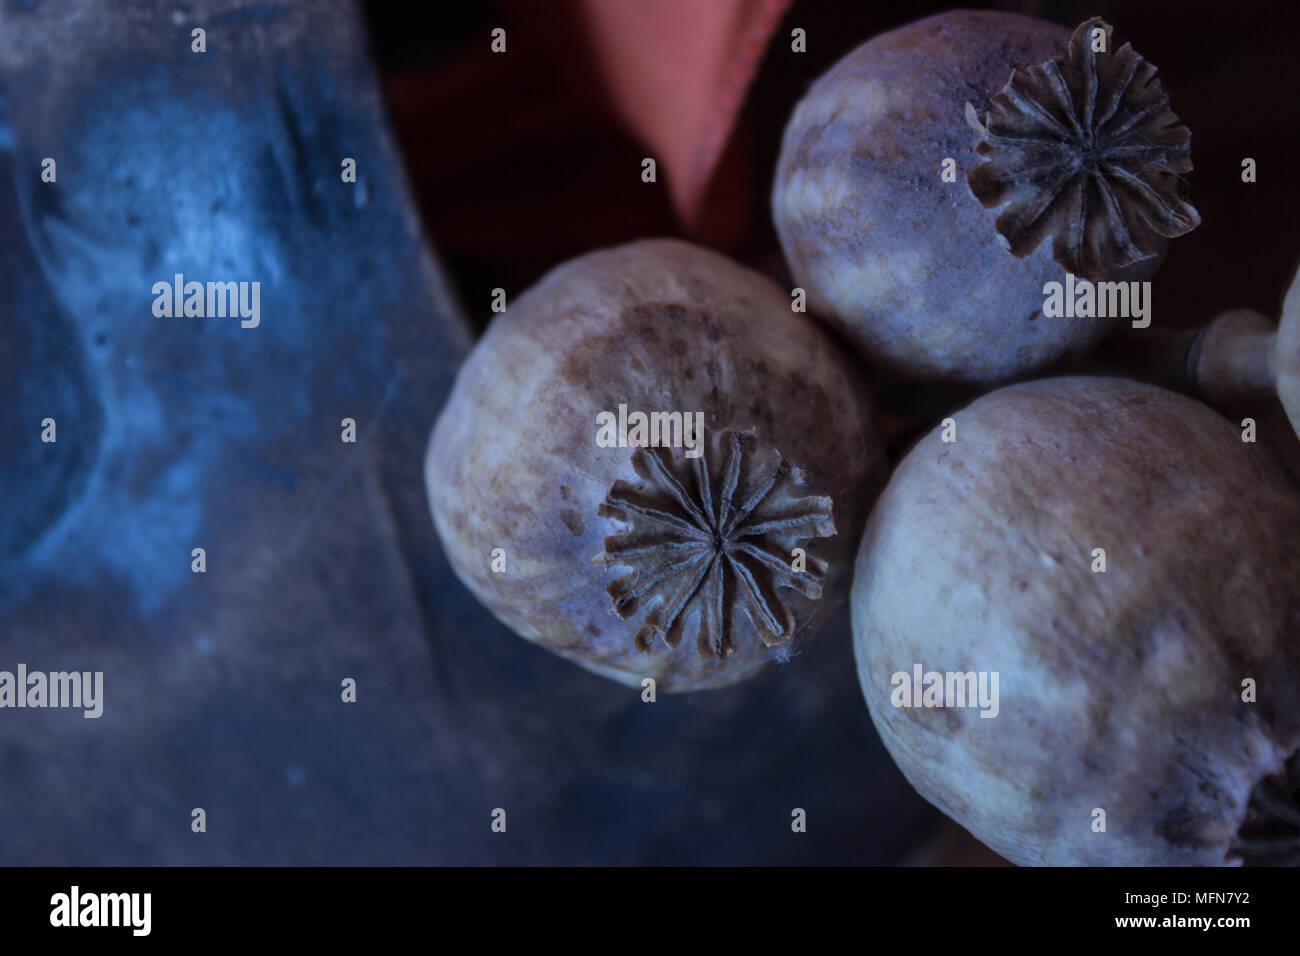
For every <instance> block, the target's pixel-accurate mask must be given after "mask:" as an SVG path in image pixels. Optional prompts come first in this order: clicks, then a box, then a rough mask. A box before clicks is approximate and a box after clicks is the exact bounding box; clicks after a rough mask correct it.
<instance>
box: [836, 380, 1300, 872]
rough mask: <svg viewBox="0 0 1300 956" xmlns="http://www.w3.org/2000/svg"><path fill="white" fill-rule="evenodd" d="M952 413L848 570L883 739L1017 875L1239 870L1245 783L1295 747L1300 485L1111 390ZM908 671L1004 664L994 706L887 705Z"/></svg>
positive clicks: (902, 474)
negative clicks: (1076, 867) (988, 710)
mask: <svg viewBox="0 0 1300 956" xmlns="http://www.w3.org/2000/svg"><path fill="white" fill-rule="evenodd" d="M953 417H954V419H955V421H956V429H957V440H956V442H952V443H946V444H945V443H943V442H942V441H941V436H940V433H939V431H938V430H936V431H934V432H932V433H930V434H929V435H927V436H926V437H924V438H922V439H921V440H920V442H919V443H918V444H917V445H916V446H915V448H914V449H913V450H912V451H911V453H910V454H909V455H908V456H907V458H906V459H905V460H904V461H903V463H902V464H901V465H900V466H899V468H898V470H897V471H896V472H895V474H894V476H893V478H892V479H891V481H890V484H889V486H888V487H887V489H886V490H885V492H884V493H883V494H882V495H881V497H880V500H879V502H878V504H877V506H876V509H875V510H874V512H873V513H872V516H871V519H870V521H869V522H868V525H867V529H866V531H865V534H864V537H863V542H862V546H861V550H860V552H859V556H858V562H857V567H856V573H855V579H854V587H853V597H852V611H853V627H854V642H855V650H856V654H857V659H858V670H859V678H860V680H861V682H862V686H863V691H864V693H865V695H866V699H867V703H868V706H869V708H870V711H871V716H872V719H873V721H874V722H875V725H876V728H877V730H878V731H879V732H880V734H881V737H882V739H883V740H884V742H885V745H886V746H887V747H888V748H889V750H890V752H891V753H892V754H893V756H894V759H895V760H896V761H897V762H898V764H899V766H900V768H901V769H902V770H903V772H904V774H905V775H906V776H907V777H908V779H909V780H910V781H911V782H912V783H913V785H914V786H915V787H916V788H917V790H919V791H920V793H921V794H922V795H923V796H925V797H926V798H927V799H929V800H930V801H931V802H933V803H934V804H935V805H936V806H938V807H939V808H940V809H941V810H943V811H944V812H945V813H947V814H948V815H949V816H951V817H952V818H953V819H954V820H956V821H957V822H959V823H961V824H962V825H963V826H965V827H966V828H967V829H969V830H970V831H971V832H972V833H973V834H975V835H976V836H977V837H979V838H980V839H981V840H982V841H983V842H985V843H986V844H988V845H989V846H990V847H991V848H993V849H994V850H996V851H997V852H998V853H1000V854H1002V855H1003V856H1005V857H1006V858H1007V859H1009V860H1012V861H1013V862H1016V863H1020V864H1103V865H1126V864H1142V865H1157V864H1178V865H1183V864H1185V865H1201V864H1209V865H1213V864H1219V865H1222V864H1224V863H1225V862H1228V863H1231V862H1234V861H1233V860H1232V859H1231V858H1230V857H1229V855H1228V853H1227V848H1228V846H1229V843H1230V841H1231V840H1232V838H1233V836H1234V835H1235V834H1236V831H1237V828H1238V826H1239V825H1240V823H1241V821H1242V818H1243V815H1244V813H1245V810H1246V806H1247V801H1248V799H1249V796H1250V793H1251V789H1252V787H1253V786H1254V784H1255V783H1256V782H1257V781H1258V780H1259V779H1260V778H1261V777H1263V776H1265V775H1266V774H1269V773H1273V772H1277V771H1279V770H1281V768H1282V765H1283V763H1284V761H1285V760H1286V758H1287V757H1288V756H1289V755H1290V754H1291V753H1294V752H1295V750H1296V748H1297V746H1300V554H1297V550H1296V544H1297V542H1300V497H1298V495H1297V487H1296V485H1295V484H1294V483H1293V482H1292V480H1291V479H1290V478H1289V477H1288V476H1286V475H1285V474H1284V472H1283V471H1282V470H1281V468H1280V467H1279V466H1278V464H1277V463H1276V462H1275V461H1274V460H1273V459H1272V458H1271V456H1270V453H1269V452H1268V451H1267V450H1266V449H1265V448H1264V447H1262V446H1261V445H1257V444H1248V443H1243V442H1242V441H1241V440H1240V434H1239V431H1238V429H1237V427H1236V426H1234V425H1233V424H1232V423H1230V422H1228V421H1227V420H1226V419H1223V418H1221V417H1219V416H1218V415H1217V414H1215V413H1214V412H1212V411H1210V410H1209V409H1208V408H1206V407H1205V406H1203V405H1201V404H1199V403H1197V402H1195V401H1192V400H1191V399H1188V398H1184V397H1182V396H1178V395H1175V394H1173V393H1171V392H1166V391H1163V390H1160V389H1157V388H1154V387H1152V386H1149V385H1141V384H1138V383H1135V382H1130V381H1127V380H1124V379H1095V378H1058V379H1048V380H1043V381H1037V382H1031V383H1027V384H1022V385H1016V386H1012V387H1009V388H1005V389H1002V390H999V391H996V392H993V393H991V394H990V395H987V396H985V397H983V398H980V399H979V400H977V401H976V402H974V403H973V404H972V405H970V406H969V407H967V408H966V409H963V410H962V411H960V412H957V413H956V414H955V415H954V416H953ZM1094 548H1104V549H1105V552H1106V559H1107V570H1106V572H1105V573H1095V572H1093V571H1092V570H1091V564H1092V560H1093V557H1092V550H1093V549H1094ZM915 663H920V664H922V665H923V666H924V668H925V669H926V670H937V671H969V670H975V671H997V672H998V673H999V675H1000V676H999V684H1000V688H999V692H1000V712H999V714H998V715H997V716H996V717H993V718H984V717H980V716H979V712H978V711H977V710H973V709H966V708H962V709H958V708H939V709H908V708H897V707H894V706H892V704H891V701H890V692H891V689H892V688H891V685H890V676H891V674H893V673H894V672H896V671H906V672H908V673H910V672H911V670H912V667H913V665H914V664H915ZM1247 677H1250V678H1253V679H1254V680H1255V681H1257V683H1258V691H1257V693H1258V700H1257V702H1256V703H1244V702H1243V701H1242V700H1241V683H1242V680H1243V679H1244V678H1247ZM1098 807H1100V808H1102V809H1104V810H1105V811H1106V815H1107V830H1106V832H1105V833H1094V832H1092V829H1091V824H1092V819H1093V818H1092V811H1093V809H1094V808H1098Z"/></svg>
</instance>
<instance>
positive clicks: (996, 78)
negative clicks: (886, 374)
mask: <svg viewBox="0 0 1300 956" xmlns="http://www.w3.org/2000/svg"><path fill="white" fill-rule="evenodd" d="M1098 30H1099V31H1101V40H1100V41H1099V42H1097V43H1095V44H1094V42H1093V41H1094V38H1095V37H1096V36H1097V35H1096V33H1095V32H1094V31H1098ZM1113 44H1114V37H1113V34H1112V33H1111V31H1110V28H1109V27H1108V26H1107V25H1105V24H1103V23H1102V22H1101V21H1099V20H1094V21H1088V22H1087V23H1084V24H1082V25H1081V26H1080V27H1079V28H1078V29H1077V30H1076V31H1075V32H1074V34H1073V37H1072V36H1071V34H1070V32H1069V31H1068V30H1066V29H1064V28H1062V27H1059V26H1056V25H1054V24H1051V23H1046V22H1044V21H1041V20H1033V19H1030V18H1027V17H1023V16H1019V15H1016V14H1009V13H994V12H974V11H966V10H961V11H955V12H952V13H944V14H939V15H937V16H933V17H929V18H927V19H925V20H921V21H919V22H917V23H913V24H910V25H908V26H905V27H901V28H899V29H897V30H893V31H891V32H889V33H885V34H882V35H881V36H878V37H876V38H874V39H872V40H870V41H868V42H867V43H865V44H863V45H862V46H860V47H858V48H857V49H856V50H854V51H853V52H852V53H850V54H849V55H848V56H846V57H845V58H844V59H842V60H841V61H840V62H839V63H837V64H836V65H835V66H834V67H833V68H832V69H831V70H830V71H829V72H827V73H826V75H825V76H823V77H822V78H821V79H819V80H818V81H817V82H816V83H815V84H813V86H812V88H811V90H810V91H809V92H808V94H807V95H806V96H805V97H804V99H803V100H802V101H801V102H800V104H799V106H798V108H797V109H796V110H795V112H794V115H793V116H792V117H791V119H790V122H789V124H788V125H787V127H786V130H785V137H784V139H783V142H782V147H781V157H780V161H779V165H778V168H777V175H776V181H775V184H774V187H773V194H772V213H773V217H774V219H775V222H776V228H777V233H778V235H779V236H780V239H781V246H782V248H783V250H784V251H785V255H786V259H787V261H788V263H789V265H790V269H791V272H792V274H793V276H794V279H795V282H796V284H797V285H799V286H800V287H803V288H804V289H806V290H807V292H808V301H809V304H810V306H811V308H812V309H813V310H814V311H815V312H817V313H818V314H820V315H823V316H825V317H826V318H827V319H829V320H830V321H832V322H833V323H834V324H835V325H837V326H838V327H839V328H840V329H841V330H842V331H843V332H844V334H845V336H846V337H847V338H848V339H849V340H850V341H851V342H852V343H853V344H854V346H855V347H856V348H857V349H858V350H859V352H860V353H861V354H862V355H863V356H864V357H865V358H867V359H868V360H870V361H871V362H873V363H875V364H878V365H880V366H882V367H885V368H887V369H889V370H890V371H891V372H893V373H894V374H896V375H899V376H901V377H904V378H911V379H931V380H948V381H953V382H965V383H971V384H985V383H990V382H995V381H998V380H1000V379H1005V378H1008V377H1010V376H1013V375H1017V374H1021V373H1024V372H1026V371H1030V370H1032V369H1036V368H1041V367H1043V366H1046V365H1047V364H1049V363H1052V362H1055V361H1057V360H1059V359H1062V358H1065V357H1069V356H1077V355H1081V354H1083V353H1085V352H1086V351H1088V350H1089V349H1091V347H1093V346H1094V345H1095V344H1096V343H1097V342H1098V341H1099V340H1100V338H1101V337H1102V336H1103V335H1104V334H1105V333H1106V331H1107V330H1108V329H1109V328H1110V327H1111V326H1113V325H1114V322H1115V319H1114V318H1113V317H1111V318H1100V317H1089V318H1070V319H1062V318H1046V317H1044V315H1043V305H1044V286H1045V285H1046V284H1047V283H1049V282H1059V281H1061V280H1062V278H1063V277H1064V275H1065V274H1066V273H1070V274H1073V275H1075V276H1077V277H1080V278H1084V279H1088V280H1095V279H1101V280H1117V281H1136V280H1141V279H1145V278H1147V277H1149V276H1150V275H1151V273H1152V272H1153V271H1154V270H1155V267H1156V265H1157V263H1158V259H1159V255H1160V254H1161V253H1162V252H1163V249H1164V246H1165V239H1166V237H1169V236H1174V235H1178V234H1180V233H1182V232H1186V231H1188V230H1189V229H1191V228H1194V227H1195V225H1196V224H1197V223H1198V222H1199V218H1198V217H1197V214H1196V211H1195V210H1194V209H1193V208H1192V207H1191V206H1190V205H1188V204H1187V203H1186V202H1185V201H1183V200H1182V199H1181V198H1179V196H1178V194H1177V182H1178V179H1177V177H1178V174H1180V173H1183V172H1186V171H1188V170H1190V169H1191V159H1190V150H1189V139H1190V134H1189V133H1188V131H1187V130H1186V128H1185V127H1182V126H1179V125H1178V123H1177V118H1176V117H1175V116H1174V115H1173V113H1172V112H1170V110H1169V106H1168V98H1167V96H1165V93H1164V90H1163V87H1162V85H1161V84H1160V82H1159V80H1157V79H1155V78H1154V73H1155V68H1154V67H1152V66H1151V65H1150V64H1149V63H1146V62H1145V61H1144V60H1143V59H1142V58H1141V57H1140V56H1138V55H1137V54H1136V53H1134V52H1133V50H1132V48H1131V47H1129V46H1128V45H1127V44H1125V45H1123V46H1121V47H1118V48H1116V47H1115V46H1114V45H1113ZM1101 45H1104V47H1105V52H1096V50H1095V49H1094V47H1095V46H1101ZM949 160H951V161H952V163H953V165H952V166H951V167H950V168H949V169H948V172H949V175H947V176H944V175H943V173H944V171H945V167H946V166H948V161H949ZM968 179H969V185H968V184H967V180H968ZM977 197H978V198H977ZM986 206H988V207H989V208H985V207H986Z"/></svg>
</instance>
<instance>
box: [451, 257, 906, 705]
mask: <svg viewBox="0 0 1300 956" xmlns="http://www.w3.org/2000/svg"><path fill="white" fill-rule="evenodd" d="M862 378H863V376H862V373H861V370H860V369H859V368H858V367H857V366H856V364H855V363H854V362H853V360H852V359H851V357H850V356H848V355H847V354H846V353H845V352H844V350H843V348H842V347H841V346H840V345H839V344H838V343H836V342H835V341H834V340H833V339H832V337H831V336H830V335H828V334H827V333H826V332H825V331H823V330H822V329H821V328H819V327H818V326H817V324H816V323H815V322H813V321H812V320H811V319H809V318H808V317H807V316H806V315H804V314H802V313H795V312H794V311H792V309H791V304H790V298H789V297H788V296H787V295H786V294H785V293H784V292H782V290H781V289H779V288H778V287H777V286H776V285H775V284H773V283H772V282H770V281H769V280H767V279H765V278H763V277H762V276H759V275H758V274H757V273H754V272H751V271H749V270H747V269H744V268H741V267H740V266H738V265H736V264H734V263H732V262H730V261H729V260H727V259H726V258H724V257H722V256H719V255H717V254H715V253H712V252H709V251H706V250H704V249H699V248H696V247H693V246H690V245H688V244H686V243H683V242H678V241H673V240H650V241H644V242H637V243H632V244H630V245H626V246H621V247H618V248H615V249H609V250H604V251H601V252H596V253H592V254H589V255H586V256H582V257H580V258H578V259H576V260H573V261H571V262H569V263H566V264H565V265H562V266H560V267H558V268H557V269H555V270H554V271H552V272H551V273H550V274H549V275H547V276H546V277H545V278H543V279H542V280H541V281H540V282H539V283H538V284H537V285H536V286H535V287H534V288H532V289H531V290H529V291H528V292H527V293H526V294H524V295H523V296H521V297H520V298H519V299H518V300H517V301H516V302H514V303H513V304H511V305H510V307H509V310H508V311H507V312H506V313H505V314H503V315H501V316H499V317H498V318H496V319H495V320H494V322H493V324H492V325H491V327H490V328H489V329H488V331H487V333H486V334H485V335H484V337H483V339H482V340H481V341H480V342H479V343H478V345H477V346H476V348H475V349H474V351H473V353H472V354H471V356H470V358H469V360H468V361H467V362H466V364H465V366H464V367H463V369H462V370H461V373H460V375H459V377H458V378H457V381H456V385H455V388H454V389H453V391H452V394H451V397H450V399H449V400H448V403H447V405H446V407H445V408H444V410H443V412H442V415H441V416H440V417H439V419H438V423H437V426H436V427H435V429H434V433H433V438H432V441H431V443H430V447H429V452H428V457H427V461H426V479H427V484H428V491H429V501H430V505H431V508H432V511H433V517H434V522H435V524H436V526H437V529H438V533H439V535H440V536H441V538H442V542H443V545H444V547H445V548H446V551H447V554H448V557H449V558H450V560H451V563H452V566H453V567H454V568H455V570H456V572H457V574H458V575H459V576H460V578H461V580H463V581H464V582H465V584H466V585H467V586H468V587H469V588H470V590H472V591H473V592H474V594H475V595H476V596H477V597H478V598H479V600H480V601H482V602H483V603H484V604H485V605H486V606H487V607H488V608H489V609H490V610H491V611H492V612H493V614H495V615H496V616H497V617H498V618H500V619H501V620H502V621H503V622H505V623H506V624H507V625H509V626H510V627H511V628H512V629H513V630H515V631H516V632H517V633H518V634H520V635H521V636H523V637H525V638H527V639H528V640H531V641H535V642H536V643H538V644H541V645H542V646H544V647H547V648H549V649H550V650H553V651H555V652H556V653H558V654H561V655H563V656H564V657H567V658H569V659H571V660H573V661H576V662H577V663H579V664H581V665H582V666H584V667H586V668H588V669H590V670H592V671H595V672H597V673H599V674H603V675H605V676H608V677H611V678H613V679H615V680H619V681H622V682H624V683H626V684H629V685H632V686H640V683H641V681H642V680H643V679H644V678H647V677H652V678H655V679H656V681H657V682H658V687H659V688H660V689H665V690H690V689H695V688H703V687H716V686H722V685H725V684H730V683H733V682H735V681H737V680H740V679H741V678H743V677H745V676H748V675H749V674H751V673H753V672H754V670H755V668H757V667H759V666H760V665H762V664H763V663H765V662H766V661H769V660H773V659H784V658H786V657H788V655H789V654H790V653H791V651H793V650H794V649H796V648H797V647H798V646H799V645H800V644H801V643H802V642H804V641H806V640H807V639H808V638H809V637H810V636H811V635H812V634H813V633H814V632H815V630H816V628H817V627H818V625H819V624H820V623H821V622H822V620H823V619H824V618H825V617H826V615H827V613H828V612H829V611H830V610H832V609H833V608H834V606H835V605H836V604H837V602H838V601H839V600H840V599H841V598H842V597H843V593H844V591H845V590H846V589H847V572H848V569H849V565H850V563H851V562H852V556H853V553H854V548H855V545H856V533H855V532H854V530H853V529H854V528H855V527H856V528H857V529H859V530H860V528H861V522H862V521H863V520H864V519H865V517H866V510H867V508H868V507H869V505H870V501H871V499H872V497H874V494H875V492H876V490H878V488H879V486H880V484H881V482H882V480H883V473H882V469H883V444H882V441H881V439H880V438H879V436H878V434H877V431H876V427H875V422H874V410H873V408H872V405H871V402H870V399H869V397H868V396H867V394H866V393H865V391H864V388H863V386H862V384H861V382H862ZM671 412H676V413H678V414H679V415H680V416H681V417H682V419H683V420H684V421H685V423H686V434H685V435H684V436H683V440H682V442H681V444H682V445H684V446H685V445H689V446H690V447H676V448H666V447H634V446H637V445H641V446H644V445H645V443H646V442H647V441H648V440H649V441H652V440H653V435H647V434H644V433H643V434H640V435H638V434H637V433H636V427H635V423H634V421H633V416H634V415H636V414H663V413H671ZM697 414H698V415H699V418H698V419H696V415H697ZM615 417H617V418H618V419H619V421H620V428H619V431H622V420H623V419H624V418H626V419H627V422H628V425H629V427H628V428H627V429H626V434H625V435H621V436H620V439H619V440H614V431H615V430H614V429H613V428H612V426H611V421H612V419H613V418H615ZM696 421H698V422H701V423H702V425H703V430H704V434H703V438H702V441H701V440H699V439H700V436H699V435H698V433H697V434H695V435H691V434H690V432H691V431H693V429H692V428H691V425H692V423H693V422H696ZM602 422H603V424H602ZM607 429H608V431H606V430H607ZM602 436H603V440H599V441H598V439H602ZM665 437H667V436H665ZM623 438H625V439H626V441H625V442H624V441H623V440H622V439H623ZM611 444H612V445H614V446H619V445H623V446H624V447H608V446H609V445H611ZM660 444H662V442H661V443H660ZM497 549H499V551H498V550H497ZM494 553H495V554H496V559H497V560H496V562H495V563H496V567H495V568H494V566H493V565H494V559H493V555H494Z"/></svg>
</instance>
